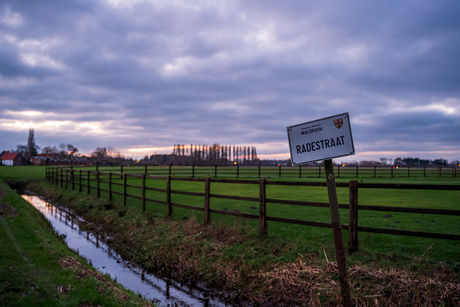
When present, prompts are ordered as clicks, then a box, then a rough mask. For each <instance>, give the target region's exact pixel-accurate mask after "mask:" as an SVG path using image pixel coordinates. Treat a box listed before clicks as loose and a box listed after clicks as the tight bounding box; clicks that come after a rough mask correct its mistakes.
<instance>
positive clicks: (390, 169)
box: [390, 166, 394, 178]
mask: <svg viewBox="0 0 460 307" xmlns="http://www.w3.org/2000/svg"><path fill="white" fill-rule="evenodd" d="M393 169H394V166H392V167H391V168H390V170H391V178H393Z"/></svg>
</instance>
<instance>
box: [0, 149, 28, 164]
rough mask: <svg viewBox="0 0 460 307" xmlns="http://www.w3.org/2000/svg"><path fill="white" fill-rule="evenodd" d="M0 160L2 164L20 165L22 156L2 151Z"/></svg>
mask: <svg viewBox="0 0 460 307" xmlns="http://www.w3.org/2000/svg"><path fill="white" fill-rule="evenodd" d="M0 161H2V165H22V164H23V163H22V158H21V156H20V155H19V154H17V153H13V152H9V151H4V152H3V153H2V155H1V156H0Z"/></svg>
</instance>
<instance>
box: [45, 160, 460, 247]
mask: <svg viewBox="0 0 460 307" xmlns="http://www.w3.org/2000/svg"><path fill="white" fill-rule="evenodd" d="M129 178H137V179H140V180H141V183H142V184H141V185H140V186H139V185H134V184H129V180H128V179H129ZM46 180H47V181H48V182H50V183H54V184H56V185H60V186H61V187H62V188H65V189H68V188H71V189H72V190H75V189H76V186H78V190H79V192H84V191H85V192H86V193H87V194H91V192H92V191H93V193H94V192H95V193H96V196H97V197H101V192H105V193H108V198H109V200H112V199H113V195H120V196H121V197H122V198H123V204H124V205H125V206H126V205H127V202H128V198H132V199H138V200H140V201H141V204H142V210H143V211H145V210H146V206H147V203H152V204H160V205H164V206H166V211H167V216H169V217H171V216H172V214H173V208H174V207H177V208H185V209H189V210H196V211H202V212H203V215H204V223H205V224H210V223H211V213H214V214H221V215H230V216H236V217H240V218H247V219H258V220H259V234H260V235H265V234H267V232H268V228H267V221H272V222H281V223H289V224H297V225H306V226H315V227H326V228H331V223H330V222H321V221H314V220H313V221H308V220H300V219H292V218H285V217H277V216H268V215H267V204H277V205H294V206H309V207H324V208H328V206H329V204H328V203H326V202H313V201H299V200H288V199H273V198H267V196H266V195H267V186H298V187H302V186H304V187H306V186H310V187H312V186H313V187H325V186H326V183H325V182H298V181H273V180H267V179H266V178H260V179H255V180H254V179H252V180H251V179H249V180H248V179H222V178H210V177H209V176H208V177H205V178H192V177H173V176H169V175H168V176H154V175H146V174H145V173H142V174H128V173H126V172H124V173H113V172H101V171H99V170H96V171H94V170H83V169H75V168H62V167H54V168H51V167H50V168H47V170H46ZM148 180H157V181H162V182H164V185H165V188H155V187H149V186H147V184H146V182H147V181H148ZM172 181H193V182H203V183H204V188H203V190H202V191H193V192H191V191H183V190H178V189H172V188H171V182H172ZM217 183H223V184H245V185H258V186H259V188H258V190H259V195H258V197H248V196H236V195H223V194H215V193H211V192H210V191H211V184H217ZM101 184H102V185H104V188H102V187H101ZM336 184H337V187H339V188H348V190H349V203H348V204H339V208H340V209H345V210H346V209H348V217H349V219H348V225H346V224H345V225H342V227H343V229H345V230H348V234H349V246H348V247H349V251H350V252H354V251H356V250H357V249H358V245H359V244H358V232H371V233H385V234H392V235H406V236H415V237H425V238H437V239H449V240H460V234H452V233H436V232H426V231H414V230H402V229H389V228H378V227H368V226H360V225H359V224H358V221H359V219H358V212H366V211H369V212H370V211H374V212H375V211H384V212H393V213H408V214H426V215H440V216H452V217H459V216H460V210H445V209H426V208H409V207H392V206H374V205H359V204H358V190H359V189H369V188H371V189H399V190H404V189H411V190H438V191H440V190H443V191H460V185H438V184H436V185H434V184H378V183H360V182H358V181H350V182H348V183H340V182H338V183H336ZM114 187H121V188H119V189H118V190H114ZM128 188H129V189H131V190H133V189H134V190H136V191H137V192H134V193H133V192H132V191H131V193H128ZM147 191H155V192H159V193H162V194H163V195H164V196H163V197H161V198H162V199H163V200H162V199H155V198H149V197H147V196H146V192H147ZM174 194H176V195H188V196H199V197H203V198H204V203H203V204H202V205H200V206H196V205H190V204H183V203H175V202H172V201H171V195H174ZM212 199H228V200H234V201H240V202H241V201H249V202H254V203H258V205H259V206H258V209H259V212H258V214H253V213H244V212H236V211H230V210H222V209H216V208H212V202H211V200H212Z"/></svg>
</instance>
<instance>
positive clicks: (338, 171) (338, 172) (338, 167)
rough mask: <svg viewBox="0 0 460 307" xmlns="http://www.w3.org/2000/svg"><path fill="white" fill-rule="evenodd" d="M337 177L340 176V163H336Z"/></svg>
mask: <svg viewBox="0 0 460 307" xmlns="http://www.w3.org/2000/svg"><path fill="white" fill-rule="evenodd" d="M337 178H340V164H339V165H337Z"/></svg>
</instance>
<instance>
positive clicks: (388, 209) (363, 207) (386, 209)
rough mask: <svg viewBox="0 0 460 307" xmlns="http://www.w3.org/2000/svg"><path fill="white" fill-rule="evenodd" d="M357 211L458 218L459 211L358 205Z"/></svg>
mask: <svg viewBox="0 0 460 307" xmlns="http://www.w3.org/2000/svg"><path fill="white" fill-rule="evenodd" d="M358 209H359V210H367V211H383V212H404V213H423V214H439V215H453V216H460V210H449V209H429V208H404V207H389V206H372V205H358Z"/></svg>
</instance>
